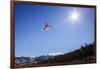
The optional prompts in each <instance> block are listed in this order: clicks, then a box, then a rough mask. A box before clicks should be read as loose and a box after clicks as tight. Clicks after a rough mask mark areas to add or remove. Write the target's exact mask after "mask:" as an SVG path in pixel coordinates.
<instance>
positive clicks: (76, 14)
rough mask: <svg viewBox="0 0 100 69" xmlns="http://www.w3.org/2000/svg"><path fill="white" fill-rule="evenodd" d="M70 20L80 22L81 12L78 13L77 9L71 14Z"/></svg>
mask: <svg viewBox="0 0 100 69" xmlns="http://www.w3.org/2000/svg"><path fill="white" fill-rule="evenodd" d="M70 19H71V21H73V22H75V21H77V20H79V12H78V11H76V9H74V10H73V11H72V12H71V14H70Z"/></svg>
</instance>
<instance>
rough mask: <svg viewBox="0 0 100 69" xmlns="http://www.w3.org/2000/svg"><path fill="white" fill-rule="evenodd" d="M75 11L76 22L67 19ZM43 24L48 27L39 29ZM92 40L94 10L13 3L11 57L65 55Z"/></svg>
mask: <svg viewBox="0 0 100 69" xmlns="http://www.w3.org/2000/svg"><path fill="white" fill-rule="evenodd" d="M73 10H76V11H77V13H79V16H78V17H77V19H78V20H76V21H74V22H73V20H72V19H70V15H71V14H72V13H73ZM45 21H47V22H48V24H49V25H51V26H52V28H51V29H50V30H49V31H47V32H45V31H44V30H43V29H42V26H43V24H44V23H45ZM93 41H94V8H77V7H60V6H43V5H31V4H15V56H40V55H47V54H52V53H63V52H69V51H72V50H75V49H78V48H80V46H81V44H83V45H84V44H85V43H92V42H93Z"/></svg>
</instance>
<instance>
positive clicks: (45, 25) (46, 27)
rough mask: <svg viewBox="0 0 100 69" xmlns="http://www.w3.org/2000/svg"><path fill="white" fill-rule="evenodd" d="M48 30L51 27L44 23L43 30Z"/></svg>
mask: <svg viewBox="0 0 100 69" xmlns="http://www.w3.org/2000/svg"><path fill="white" fill-rule="evenodd" d="M50 29H51V26H49V24H48V23H47V22H45V23H44V25H43V30H44V31H48V30H50Z"/></svg>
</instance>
